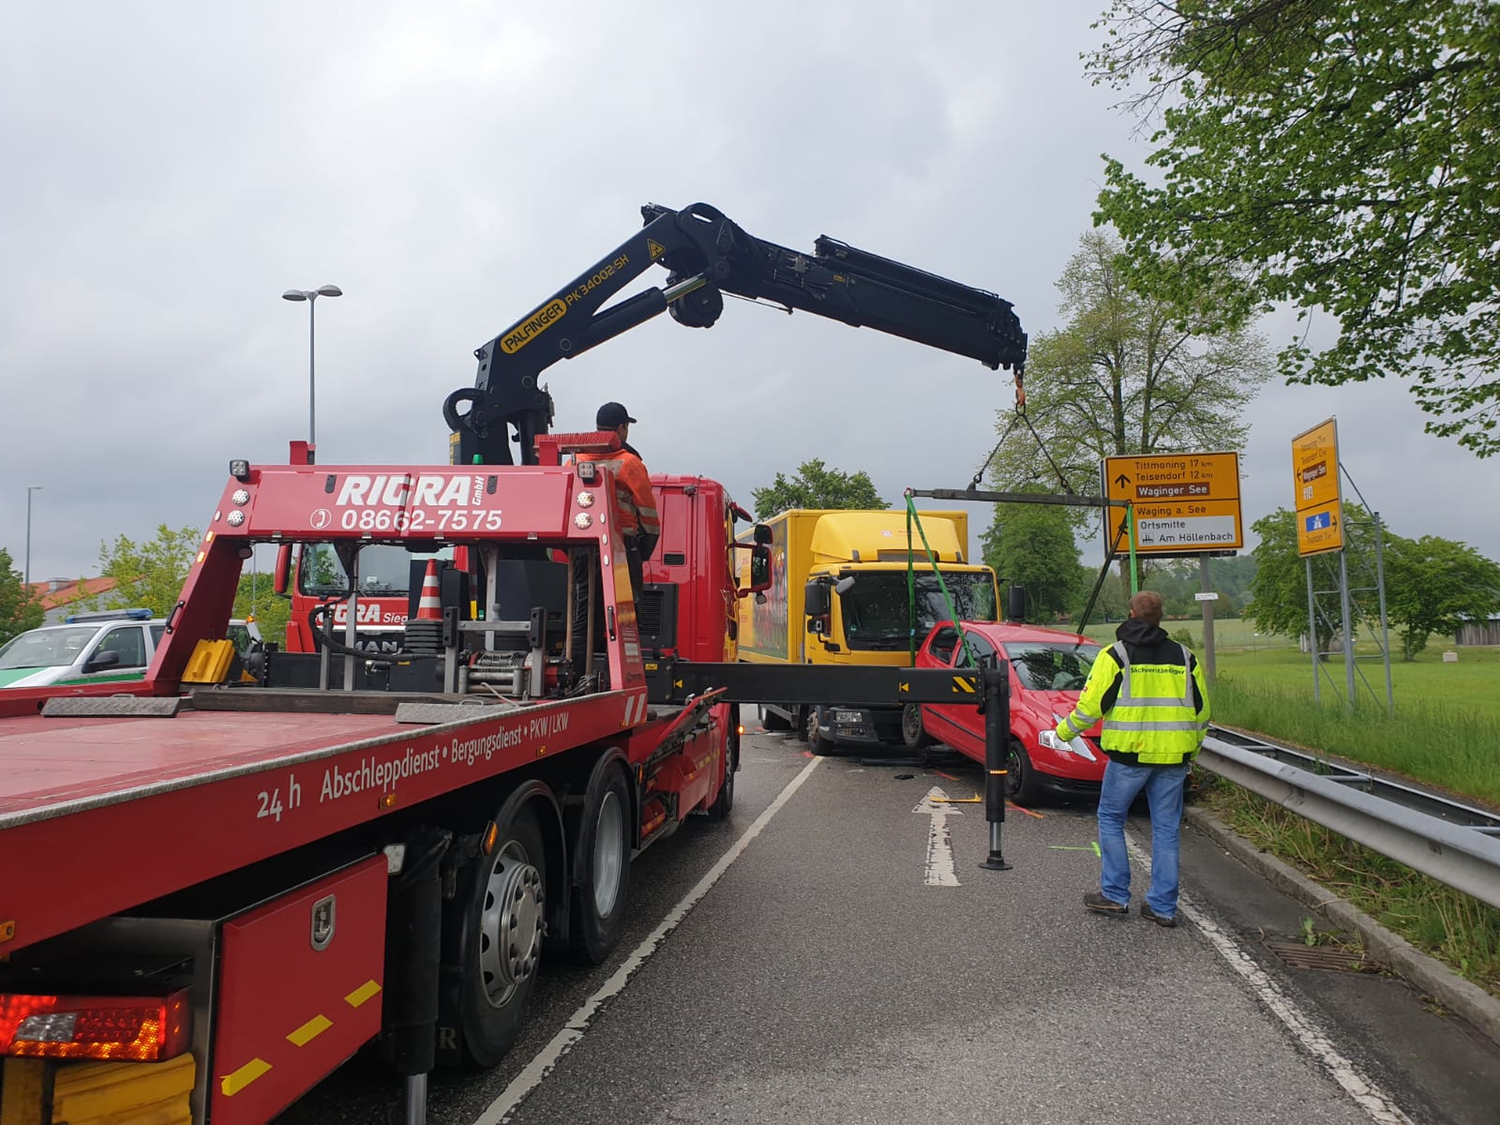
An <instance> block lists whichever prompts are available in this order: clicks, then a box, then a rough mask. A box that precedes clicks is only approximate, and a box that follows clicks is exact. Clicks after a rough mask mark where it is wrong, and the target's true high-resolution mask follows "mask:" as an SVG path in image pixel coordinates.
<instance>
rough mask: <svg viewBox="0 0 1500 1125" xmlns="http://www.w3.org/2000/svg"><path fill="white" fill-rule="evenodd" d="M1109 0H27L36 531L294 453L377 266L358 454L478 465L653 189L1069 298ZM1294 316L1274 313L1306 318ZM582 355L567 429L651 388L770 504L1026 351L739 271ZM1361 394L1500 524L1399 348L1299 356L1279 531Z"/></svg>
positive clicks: (85, 566)
mask: <svg viewBox="0 0 1500 1125" xmlns="http://www.w3.org/2000/svg"><path fill="white" fill-rule="evenodd" d="M1102 7H1103V2H1102V0H1081V2H1074V0H1068V2H1058V3H1050V4H1038V3H1019V2H1012V3H995V2H971V3H949V4H930V3H916V2H913V3H895V2H889V0H860V2H858V3H854V2H837V3H835V2H828V3H818V4H809V3H806V2H805V0H802V2H798V3H786V2H782V0H763V2H761V3H759V4H755V5H727V4H725V5H698V6H696V7H694V8H692V9H690V10H689V9H679V8H673V7H670V6H669V7H665V8H663V7H654V8H653V7H651V6H641V5H626V4H617V3H604V2H599V3H593V4H582V3H551V4H547V5H520V4H512V3H494V2H491V3H477V2H473V3H452V4H445V5H437V6H419V5H411V4H389V3H371V2H362V3H353V2H325V3H318V4H308V3H298V4H291V3H265V4H257V5H249V6H241V7H239V8H235V9H230V8H229V7H228V6H224V5H205V4H201V3H168V2H164V0H157V2H153V3H150V4H118V3H103V2H101V3H68V4H30V5H19V4H16V5H10V6H9V7H8V10H7V14H6V17H5V30H4V34H3V35H0V152H3V153H4V162H5V166H6V173H5V175H4V176H3V177H0V246H3V248H4V260H5V263H6V268H5V269H4V271H3V273H0V376H3V379H4V387H5V399H4V401H5V405H6V411H5V417H4V419H3V424H0V434H3V437H0V449H3V453H0V480H3V482H4V483H3V485H0V546H4V547H7V548H8V549H9V550H10V552H11V555H12V557H13V558H14V560H15V563H16V566H17V567H18V568H19V567H20V566H21V565H22V562H23V554H24V549H25V539H26V530H25V529H26V497H27V492H26V489H27V486H28V485H41V486H43V491H41V492H39V493H36V494H35V495H34V500H33V513H32V528H31V576H32V578H33V579H34V580H36V579H41V578H47V577H57V576H77V575H79V574H92V573H97V563H98V554H99V545H100V541H101V540H105V539H113V538H114V537H115V536H117V535H120V534H125V535H129V536H131V537H132V538H149V537H151V536H152V535H153V534H154V530H155V528H156V526H157V525H158V524H161V523H166V524H168V525H170V526H172V527H181V526H193V527H202V526H204V525H205V524H206V522H207V519H208V517H209V516H210V514H211V512H212V508H213V505H214V503H215V501H216V500H217V498H218V496H219V493H220V490H221V488H222V487H223V484H224V479H225V470H226V464H227V462H228V461H229V459H230V458H232V457H248V458H251V459H252V460H257V461H262V462H277V461H284V460H285V458H286V452H287V442H288V440H289V439H292V438H301V437H305V436H306V432H307V422H308V417H307V414H308V402H307V398H308V313H307V309H308V306H307V305H306V304H299V305H294V304H290V303H288V302H285V301H283V300H281V293H282V291H283V290H285V289H288V288H302V289H311V288H316V287H317V286H319V285H322V284H324V283H333V284H337V285H339V286H341V287H342V288H343V290H344V296H343V297H342V298H338V299H324V300H321V301H319V302H318V305H317V388H318V400H317V427H318V433H317V436H318V447H319V449H318V459H319V461H320V462H321V463H323V464H336V463H392V462H406V463H445V462H446V459H447V427H446V426H445V425H444V423H443V421H442V417H441V414H440V407H441V404H442V401H443V399H444V397H445V396H446V395H447V394H448V393H449V392H450V391H452V390H455V389H457V388H459V387H467V386H472V385H473V381H474V373H475V364H474V360H473V357H472V352H473V350H474V349H475V348H476V347H478V346H480V345H481V344H483V343H485V342H486V341H487V340H489V339H490V338H491V337H492V336H494V335H495V334H496V333H497V332H498V331H499V330H501V329H502V328H505V327H507V326H509V325H510V324H511V323H512V322H514V321H515V320H517V319H518V318H519V317H520V316H521V315H523V314H524V313H526V312H529V311H531V310H532V309H533V308H535V307H536V306H537V305H539V304H540V303H541V302H542V300H543V299H545V298H546V297H547V296H549V295H550V294H551V293H552V292H554V291H555V290H556V289H558V288H559V287H560V286H561V285H562V284H563V283H564V282H566V281H568V280H569V279H571V278H572V277H574V276H575V275H577V274H579V273H580V272H582V271H583V270H584V269H585V268H586V267H588V266H590V265H592V264H593V263H594V262H595V261H597V260H599V259H601V258H603V257H604V256H605V255H606V253H607V252H608V251H609V250H611V249H612V248H614V247H615V246H617V245H618V244H620V243H622V242H623V241H625V240H626V239H627V238H628V237H629V236H630V235H631V234H632V233H633V232H634V231H635V230H637V229H638V228H639V225H640V213H639V208H640V206H641V205H642V204H643V203H647V202H656V203H661V204H664V205H666V206H669V207H674V208H680V207H683V206H686V205H688V204H690V203H693V202H697V201H703V202H707V203H710V204H712V205H714V206H716V207H718V208H720V209H721V210H723V211H724V212H725V213H726V214H728V215H729V216H730V217H731V218H732V219H734V220H735V221H736V222H738V223H739V224H740V225H741V226H743V227H744V228H745V229H746V230H747V231H749V232H750V233H751V234H752V235H755V236H757V237H760V238H764V239H767V240H770V241H773V242H777V243H780V244H781V245H783V246H787V247H791V248H792V249H797V250H806V251H809V252H810V251H811V250H812V244H813V240H814V239H815V238H816V237H817V236H818V235H820V234H827V235H830V236H832V237H834V238H838V239H841V240H843V241H845V242H849V243H852V244H853V245H855V246H857V247H860V248H862V249H866V250H870V251H873V252H875V253H878V254H881V255H884V256H887V257H892V258H895V259H897V260H900V261H903V262H906V263H908V264H911V265H914V266H917V267H920V268H922V269H926V270H929V271H932V272H934V273H938V274H942V275H945V276H948V277H952V278H955V279H957V280H960V281H963V282H966V283H968V284H971V285H975V286H978V287H980V288H984V289H988V290H991V291H993V292H996V293H998V294H1000V295H1001V296H1002V297H1005V298H1006V299H1008V300H1010V301H1012V302H1014V304H1015V307H1016V311H1017V314H1018V315H1019V316H1020V318H1021V322H1022V324H1023V325H1024V327H1025V328H1026V330H1027V331H1028V332H1030V333H1031V334H1032V335H1033V337H1034V336H1035V335H1037V334H1038V333H1040V332H1043V331H1046V330H1048V329H1051V328H1055V327H1057V326H1058V323H1059V322H1058V317H1057V296H1058V294H1057V291H1056V289H1055V286H1054V283H1055V281H1056V279H1057V278H1058V276H1059V274H1060V273H1061V271H1062V269H1063V267H1064V265H1065V264H1066V262H1067V260H1068V258H1069V257H1070V256H1071V255H1072V254H1073V253H1074V252H1075V250H1076V249H1077V245H1078V239H1079V236H1080V235H1081V234H1082V233H1083V232H1084V231H1085V230H1087V229H1088V228H1089V226H1090V223H1091V220H1090V212H1091V210H1092V208H1093V205H1094V201H1095V197H1096V194H1097V191H1098V188H1099V184H1100V181H1101V176H1102V171H1101V169H1102V163H1101V160H1100V154H1101V153H1104V152H1109V153H1110V154H1112V155H1117V156H1121V157H1123V158H1125V159H1126V160H1127V162H1129V163H1131V164H1133V165H1135V166H1139V159H1140V156H1141V155H1142V153H1143V152H1144V151H1145V150H1144V146H1143V144H1142V143H1141V142H1140V141H1138V140H1136V139H1135V138H1134V137H1133V135H1132V129H1133V122H1132V121H1131V120H1130V119H1129V118H1127V117H1125V116H1123V115H1122V114H1120V113H1118V112H1116V111H1114V110H1113V109H1111V103H1112V101H1113V99H1112V97H1111V95H1110V94H1109V92H1108V91H1106V90H1103V89H1095V88H1093V87H1092V86H1090V85H1089V83H1088V81H1087V80H1086V79H1084V78H1083V76H1082V63H1081V62H1080V60H1079V54H1080V52H1082V51H1085V50H1087V49H1089V48H1090V47H1092V46H1093V45H1095V43H1096V42H1097V41H1098V33H1097V32H1095V31H1091V30H1090V29H1089V26H1088V25H1089V23H1090V22H1091V21H1092V19H1093V18H1094V17H1095V16H1096V14H1097V12H1098V10H1099V9H1100V8H1102ZM662 277H664V275H663V274H661V273H660V271H657V274H656V276H655V277H654V278H650V280H651V281H652V282H653V283H658V284H659V283H660V281H661V279H662ZM1292 328H1293V323H1292V321H1291V320H1290V318H1276V319H1273V320H1271V321H1268V322H1267V324H1266V326H1265V331H1266V333H1267V335H1268V337H1269V339H1270V342H1271V343H1272V344H1273V345H1274V346H1278V347H1279V346H1280V345H1281V344H1283V343H1284V342H1285V336H1286V333H1287V332H1289V331H1291V329H1292ZM1313 342H1314V343H1316V342H1317V338H1316V336H1314V338H1313ZM546 378H547V381H548V382H549V384H550V386H551V390H552V393H553V395H554V397H555V398H556V401H557V421H556V427H557V428H558V429H561V430H568V429H586V428H590V427H591V424H592V419H593V413H594V409H595V407H596V406H597V405H598V404H599V403H600V402H602V401H604V400H606V399H618V400H620V401H622V402H624V403H625V404H626V405H627V406H628V407H629V409H630V410H631V412H632V413H633V414H634V415H635V416H636V417H637V418H638V419H639V420H640V421H639V424H638V425H637V426H635V427H633V429H632V434H631V438H632V441H633V443H634V444H636V445H637V446H638V447H639V448H640V449H641V451H642V453H643V454H644V456H645V458H646V462H647V464H648V465H649V466H650V468H651V469H652V470H653V471H657V472H676V473H701V474H703V475H705V476H710V477H715V478H718V479H720V480H722V481H724V482H725V483H726V484H727V485H728V486H729V488H730V489H731V491H732V492H733V493H734V494H735V495H736V496H737V497H739V498H740V499H741V501H742V503H744V504H745V505H746V506H749V505H750V503H751V501H750V491H751V489H752V488H754V487H757V486H759V485H763V484H767V483H769V482H770V480H771V478H772V477H773V476H774V474H775V473H776V471H777V470H786V471H791V470H792V469H794V468H795V467H796V466H797V464H798V463H800V462H802V461H804V460H806V459H807V458H810V457H821V458H823V459H824V460H825V461H826V462H827V463H828V464H830V465H833V466H836V467H838V468H842V469H847V470H854V469H865V470H866V471H868V472H869V473H870V475H871V477H872V478H873V479H874V481H875V483H876V485H877V487H878V488H879V489H880V491H881V493H882V495H883V496H884V497H885V498H886V499H887V500H889V501H891V502H893V503H897V502H899V499H900V495H901V490H902V489H903V488H905V487H908V486H911V487H917V488H934V487H955V488H961V487H963V486H964V485H966V484H967V483H968V481H969V479H970V477H971V476H972V475H973V473H974V471H975V469H976V468H977V467H978V465H979V464H980V463H981V462H982V461H983V460H984V458H985V456H986V455H987V454H988V452H989V450H990V447H991V446H992V444H993V443H994V441H995V437H996V433H995V422H996V418H997V413H996V412H997V411H1006V410H1008V409H1009V408H1010V406H1011V405H1012V403H1013V391H1012V388H1011V384H1010V379H1009V376H1008V374H1007V373H1005V372H993V371H990V370H989V369H987V368H985V367H983V366H982V365H980V364H979V363H976V362H973V361H970V360H966V359H963V358H960V357H957V356H953V355H950V354H948V353H945V352H940V351H936V350H933V349H930V348H923V347H921V346H919V345H916V344H912V343H909V342H907V341H905V340H901V339H898V338H896V337H892V336H886V335H883V334H880V333H876V332H873V331H870V330H867V329H865V330H853V329H850V328H848V327H846V326H844V325H842V324H839V323H837V322H834V321H829V320H825V319H822V318H819V317H816V316H812V315H807V314H803V313H798V314H796V315H795V316H792V317H787V316H786V315H784V314H782V313H779V312H776V311H773V310H770V309H766V308H759V307H755V306H753V305H750V304H747V303H745V302H741V301H732V300H731V301H729V302H727V307H726V309H725V311H724V314H723V317H722V319H721V320H720V321H719V323H718V325H717V326H715V327H714V328H712V329H710V330H708V331H689V330H686V329H684V328H681V327H680V326H678V325H677V324H676V323H675V322H673V321H671V320H670V319H669V318H666V317H663V318H660V319H658V320H657V321H654V322H651V323H649V324H646V325H644V326H642V327H639V328H637V329H635V330H634V331H632V332H630V333H628V334H626V335H625V336H622V337H620V338H618V339H616V340H614V341H612V342H610V343H608V344H606V345H604V346H602V347H600V348H598V349H597V350H595V351H593V352H590V353H588V354H587V355H585V356H582V357H580V358H579V359H577V360H575V361H571V362H567V363H562V364H558V365H556V366H554V367H553V368H551V369H550V371H549V372H548V373H547V376H546ZM1330 415H1336V416H1337V418H1338V424H1339V437H1340V441H1341V454H1342V459H1343V462H1344V465H1345V467H1346V469H1347V470H1348V471H1349V472H1350V473H1351V474H1352V476H1353V479H1354V482H1355V483H1356V484H1357V486H1358V488H1359V490H1360V492H1361V493H1362V494H1363V495H1364V497H1365V499H1366V500H1367V501H1368V502H1369V503H1370V504H1371V506H1373V507H1374V508H1376V509H1377V510H1379V511H1380V512H1381V513H1382V514H1383V515H1384V516H1385V517H1386V519H1387V521H1388V523H1389V525H1390V526H1391V527H1392V529H1393V530H1395V531H1396V532H1398V533H1399V534H1402V535H1407V536H1418V535H1424V534H1433V535H1442V536H1446V537H1449V538H1454V539H1460V540H1463V541H1465V542H1468V543H1469V544H1471V545H1472V546H1474V547H1476V548H1478V549H1479V550H1481V551H1483V552H1484V553H1485V554H1487V555H1489V556H1490V557H1492V558H1500V520H1497V519H1496V517H1495V511H1496V506H1497V505H1496V497H1497V496H1500V458H1495V459H1492V460H1490V461H1479V460H1476V459H1474V458H1473V457H1472V456H1471V455H1470V454H1468V453H1466V452H1464V451H1462V450H1460V449H1459V448H1458V447H1457V446H1456V445H1455V444H1454V443H1453V442H1451V441H1442V440H1439V439H1436V438H1433V437H1430V436H1428V435H1425V434H1424V433H1423V432H1422V425H1423V422H1424V420H1425V416H1424V415H1423V414H1421V413H1420V412H1419V411H1418V410H1417V408H1416V406H1415V405H1414V403H1413V401H1412V399H1411V398H1410V395H1409V393H1408V391H1407V389H1406V386H1405V384H1403V383H1401V382H1400V381H1397V380H1390V381H1387V383H1385V384H1381V385H1366V386H1356V387H1353V388H1348V389H1342V390H1326V389H1309V388H1305V387H1284V386H1281V385H1280V384H1271V385H1269V386H1268V387H1267V388H1266V389H1265V390H1264V391H1263V392H1262V393H1261V396H1260V398H1259V400H1258V401H1257V402H1256V403H1255V405H1254V406H1253V408H1252V409H1251V410H1250V412H1249V420H1250V421H1251V422H1252V430H1251V436H1250V442H1249V446H1248V448H1247V450H1246V451H1245V456H1244V457H1243V459H1242V462H1241V468H1242V470H1243V471H1244V473H1245V479H1244V482H1243V494H1244V505H1243V507H1244V516H1245V523H1246V526H1247V529H1248V525H1249V524H1250V523H1251V522H1253V521H1254V520H1255V519H1257V518H1259V517H1260V516H1262V515H1265V514H1267V513H1268V512H1270V511H1272V510H1274V509H1275V508H1277V507H1290V506H1291V503H1292V485H1291V468H1290V441H1291V438H1292V437H1293V435H1295V434H1297V433H1299V432H1300V431H1302V430H1305V429H1307V428H1309V427H1311V426H1313V425H1315V424H1317V423H1318V422H1321V421H1322V420H1323V419H1325V418H1327V417H1329V416H1330ZM1005 417H1007V418H1008V415H1005ZM984 518H985V520H986V521H987V519H988V514H987V513H986V514H985V516H984ZM1099 550H1100V549H1099V547H1098V545H1097V543H1096V544H1094V545H1093V546H1091V547H1090V548H1089V549H1088V553H1086V555H1085V561H1086V562H1088V563H1089V564H1090V565H1096V564H1097V562H1098V561H1099Z"/></svg>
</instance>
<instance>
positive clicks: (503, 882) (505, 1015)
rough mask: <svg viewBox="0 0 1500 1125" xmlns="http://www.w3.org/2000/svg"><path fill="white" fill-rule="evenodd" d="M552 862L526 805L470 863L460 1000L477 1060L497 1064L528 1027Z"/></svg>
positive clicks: (467, 1043)
mask: <svg viewBox="0 0 1500 1125" xmlns="http://www.w3.org/2000/svg"><path fill="white" fill-rule="evenodd" d="M546 865H547V857H546V853H545V851H544V849H543V844H542V830H541V827H540V826H539V825H538V824H537V820H536V814H535V813H534V812H532V810H531V809H530V808H529V807H526V806H522V808H520V809H519V810H518V811H517V812H516V814H515V816H514V818H513V819H512V820H511V822H510V824H509V825H504V826H501V828H500V839H499V841H498V842H497V843H496V846H495V850H494V851H493V852H491V853H490V854H489V855H488V856H481V857H480V858H479V861H478V863H477V864H475V865H474V866H473V867H472V868H471V869H470V870H471V871H472V872H473V876H474V877H473V878H472V880H471V881H470V884H469V896H468V902H467V904H466V906H465V914H464V924H465V926H466V928H467V930H468V936H469V943H468V946H469V947H468V951H467V956H466V958H465V961H464V965H463V978H462V983H461V985H460V989H461V992H460V995H459V1005H458V1007H459V1019H460V1021H461V1024H462V1027H463V1045H464V1055H465V1057H466V1058H467V1059H469V1060H470V1061H471V1062H473V1063H474V1064H475V1065H476V1066H479V1067H483V1068H486V1069H488V1068H489V1067H492V1066H494V1065H495V1064H496V1063H497V1062H499V1061H500V1059H501V1058H502V1057H504V1055H505V1052H506V1051H508V1050H510V1046H511V1044H512V1043H514V1042H515V1040H516V1037H517V1036H518V1035H519V1034H520V1033H521V1025H522V1023H523V1022H524V1020H525V1017H526V1002H527V1001H528V1000H529V999H530V997H531V990H532V987H533V986H534V985H535V984H536V970H537V962H538V960H539V959H540V957H541V952H542V938H543V935H544V934H545V933H546V928H547V926H546V901H545V899H546V886H547V867H546Z"/></svg>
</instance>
